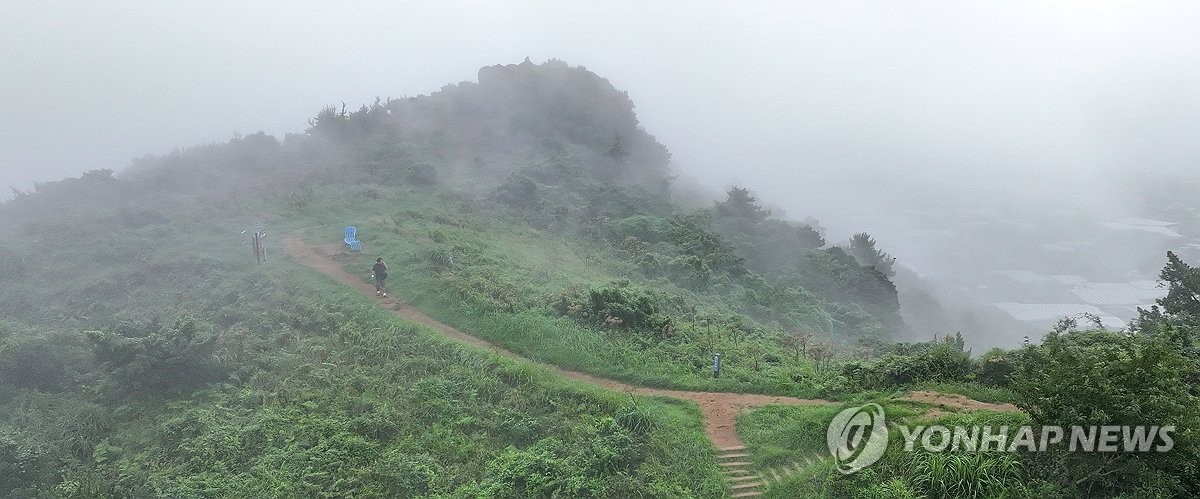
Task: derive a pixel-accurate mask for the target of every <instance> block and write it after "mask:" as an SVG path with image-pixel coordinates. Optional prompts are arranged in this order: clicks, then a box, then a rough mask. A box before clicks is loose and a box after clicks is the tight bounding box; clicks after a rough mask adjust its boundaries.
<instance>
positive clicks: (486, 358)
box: [0, 61, 1200, 498]
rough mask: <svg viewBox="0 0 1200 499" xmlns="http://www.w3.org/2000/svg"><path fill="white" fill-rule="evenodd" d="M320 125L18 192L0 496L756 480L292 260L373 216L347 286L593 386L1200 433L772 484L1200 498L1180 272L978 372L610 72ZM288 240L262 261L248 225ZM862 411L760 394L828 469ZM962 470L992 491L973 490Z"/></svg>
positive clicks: (547, 488)
mask: <svg viewBox="0 0 1200 499" xmlns="http://www.w3.org/2000/svg"><path fill="white" fill-rule="evenodd" d="M309 125H310V126H309V128H308V129H307V130H306V131H304V132H303V133H297V134H288V135H286V136H285V137H283V138H282V139H277V138H275V137H272V136H269V135H266V134H263V133H258V134H252V135H247V136H239V137H235V138H233V139H231V140H230V141H228V142H226V143H223V144H212V145H205V146H197V147H193V148H188V149H183V150H178V151H175V152H172V153H170V154H166V155H160V156H153V155H152V156H146V157H142V158H139V159H137V160H135V161H134V162H133V164H132V165H131V166H130V167H129V168H128V169H127V170H125V171H122V172H120V173H114V172H112V171H108V170H95V171H91V172H88V173H86V174H84V175H83V176H82V177H81V178H76V179H66V180H63V181H59V182H50V183H45V184H38V185H37V186H36V188H35V189H34V190H33V191H31V192H21V193H17V195H16V196H15V198H14V199H13V200H11V201H8V202H6V203H4V204H3V205H0V354H2V355H0V496H4V497H98V496H128V497H155V496H158V497H162V496H167V497H248V496H265V497H313V496H328V497H346V496H368V497H409V496H433V497H514V498H515V497H614V498H617V497H724V496H728V495H730V489H729V483H728V482H727V480H726V478H725V476H724V475H722V474H721V473H720V471H719V469H718V466H717V463H716V460H717V457H716V453H715V449H714V448H713V446H712V444H711V443H710V442H708V441H707V440H706V438H705V435H704V433H703V431H702V425H701V421H700V416H699V412H698V411H697V409H696V407H695V406H693V405H690V404H688V403H684V402H680V401H676V400H669V399H660V398H645V397H633V396H629V395H624V394H618V393H612V392H606V391H602V390H598V389H595V388H592V387H587V386H582V385H579V384H576V383H573V382H570V381H567V380H563V379H561V378H559V377H557V376H554V375H552V374H551V373H550V372H549V371H547V370H546V369H543V368H540V367H537V366H535V365H531V364H529V363H527V362H522V361H519V360H512V359H508V358H503V357H499V356H497V355H495V354H493V353H490V352H488V351H485V350H482V349H476V348H473V347H470V346H465V345H462V344H459V343H454V342H450V341H448V340H445V339H443V338H441V337H439V336H438V335H437V334H436V333H434V332H432V331H430V330H427V329H425V328H424V327H421V326H419V325H416V324H412V323H409V322H405V321H404V320H402V319H400V318H397V317H396V316H394V315H393V314H390V313H388V312H387V311H385V310H382V309H380V308H379V307H377V306H376V303H375V302H373V301H372V300H371V299H370V298H369V297H365V296H361V295H359V294H358V293H356V292H354V291H352V290H350V289H347V288H346V287H344V286H342V285H340V284H337V283H335V282H332V281H330V280H329V279H328V278H326V277H324V276H321V275H320V274H318V273H317V272H315V271H313V270H311V269H308V268H306V267H304V266H302V265H300V264H298V263H297V262H294V261H292V260H290V259H288V258H285V257H284V256H283V252H282V251H281V250H280V248H279V244H278V242H279V241H280V240H281V238H282V237H283V236H284V235H285V234H288V235H296V236H297V237H303V238H304V239H305V240H307V241H310V242H311V243H312V244H317V245H320V244H329V243H334V244H336V243H338V241H339V240H340V239H341V237H342V230H343V227H345V226H350V225H353V226H356V227H358V230H359V238H360V239H361V240H362V241H363V245H364V251H363V252H362V253H350V252H346V253H342V254H339V255H337V256H336V258H337V261H338V262H339V263H341V264H342V265H344V268H345V269H346V270H347V271H349V272H351V273H352V274H354V275H361V276H363V277H364V279H366V275H367V272H368V270H369V268H370V265H371V263H372V262H373V261H374V259H375V258H377V257H382V258H385V259H386V260H387V261H388V263H389V265H390V267H391V269H392V270H391V272H390V275H391V277H390V278H389V283H390V286H391V288H392V290H393V293H394V294H395V295H398V296H400V297H402V298H403V299H404V300H405V301H406V302H408V303H410V304H412V305H413V306H415V307H417V308H418V309H420V310H422V311H423V312H424V313H426V314H428V315H429V316H431V317H433V318H435V319H437V320H439V321H441V322H443V323H445V324H449V325H451V326H454V327H456V328H458V329H460V330H462V331H466V332H468V333H470V334H472V335H475V336H477V337H479V338H483V339H486V340H488V341H490V342H492V343H495V344H496V345H499V346H502V347H504V348H506V349H508V350H511V351H513V352H516V353H517V354H520V355H522V356H524V357H528V358H530V359H533V360H536V361H540V362H543V363H546V364H551V365H554V366H558V367H561V368H564V369H569V370H575V371H580V372H584V373H590V374H593V375H597V376H602V377H606V378H612V379H616V380H621V381H624V382H627V383H631V384H636V385H642V386H655V387H664V388H674V389H681V390H705V391H725V392H744V393H764V394H775V395H792V396H800V397H814V396H819V397H825V398H831V399H837V400H843V401H847V403H860V402H864V401H880V402H883V403H884V404H885V405H886V406H887V408H888V409H889V411H890V412H889V415H894V416H895V417H897V418H919V417H923V416H922V414H923V411H924V409H925V407H924V406H922V405H921V404H919V403H915V402H903V401H901V400H899V399H898V398H897V396H898V395H900V394H903V393H904V392H906V391H908V390H912V389H917V388H928V389H936V390H940V391H946V392H957V393H963V394H965V395H968V396H971V397H974V398H976V399H979V400H984V401H993V402H1012V403H1015V404H1017V405H1018V406H1019V407H1020V408H1021V409H1022V410H1023V411H1024V413H1016V414H1014V413H992V412H970V413H965V414H950V415H945V417H946V418H950V419H951V420H954V418H959V419H962V420H965V421H975V422H980V421H982V422H991V421H994V422H997V424H1002V423H1003V424H1014V425H1015V424H1035V425H1041V424H1064V425H1070V424H1142V421H1141V419H1140V418H1143V417H1151V416H1153V417H1155V418H1157V419H1155V421H1154V422H1153V424H1175V425H1177V426H1178V427H1179V428H1180V431H1179V435H1178V438H1177V447H1176V450H1175V451H1174V452H1173V453H1171V454H1166V455H1155V456H1144V455H1128V456H1124V455H1122V456H1119V457H1118V458H1117V460H1115V461H1114V460H1104V459H1103V458H1107V457H1108V456H1101V457H1099V458H1095V459H1093V458H1094V457H1095V456H1079V455H1057V454H1053V453H1044V454H1036V455H1019V454H1003V455H986V454H985V455H979V456H974V457H971V459H974V460H975V461H970V462H963V463H956V464H954V466H957V467H958V468H954V467H953V466H942V465H943V464H945V463H941V462H940V461H938V462H937V463H941V464H937V463H935V464H936V466H935V464H931V463H934V462H935V461H936V460H937V459H941V457H938V456H936V455H930V454H922V453H916V454H907V453H889V454H888V455H887V456H886V457H885V459H884V461H883V462H882V463H881V464H879V465H877V466H876V467H875V468H872V469H870V470H866V471H864V472H863V473H862V474H858V475H851V476H842V475H839V474H837V473H836V472H834V471H832V468H831V467H830V466H828V463H827V461H819V460H818V462H817V463H816V464H815V465H813V466H812V468H811V469H810V470H809V473H800V474H796V475H792V476H791V477H790V478H786V479H783V480H781V481H779V482H777V483H774V484H772V485H771V486H770V487H769V488H767V489H766V493H767V494H768V495H775V496H779V497H795V496H797V495H798V494H799V495H804V496H830V497H843V496H858V497H903V496H908V497H963V496H970V497H985V496H986V497H992V496H1009V497H1046V496H1065V497H1071V496H1097V495H1099V496H1119V495H1121V494H1132V495H1128V496H1129V497H1142V496H1144V495H1154V494H1157V495H1160V496H1172V495H1176V496H1182V495H1187V494H1188V493H1189V492H1197V491H1200V471H1197V469H1196V468H1195V464H1194V460H1188V459H1180V457H1181V456H1194V455H1195V452H1196V449H1197V447H1196V441H1195V433H1194V432H1195V429H1196V428H1197V426H1196V424H1197V423H1200V419H1198V412H1200V404H1197V399H1196V396H1197V381H1196V380H1197V379H1198V377H1197V374H1196V373H1197V362H1196V361H1197V357H1198V356H1197V352H1196V347H1195V344H1194V338H1195V330H1196V329H1195V328H1196V327H1197V324H1198V322H1197V319H1196V318H1197V317H1200V307H1198V306H1197V305H1196V302H1195V294H1194V293H1193V294H1192V295H1191V298H1190V300H1191V301H1188V300H1189V298H1188V295H1187V294H1186V291H1185V290H1187V289H1200V285H1198V284H1197V283H1196V281H1195V280H1196V279H1197V277H1196V276H1197V275H1200V274H1198V273H1197V271H1196V270H1195V269H1193V268H1191V267H1188V266H1187V265H1186V264H1185V263H1183V262H1181V261H1179V260H1178V259H1177V258H1175V257H1174V255H1172V256H1171V257H1170V258H1171V259H1170V260H1169V262H1168V268H1167V270H1165V271H1164V275H1163V278H1164V280H1166V281H1167V282H1169V283H1171V284H1172V286H1174V287H1173V288H1172V289H1173V290H1175V291H1173V295H1172V296H1171V297H1168V300H1165V301H1164V303H1163V304H1162V305H1163V306H1162V308H1156V309H1155V310H1151V311H1146V313H1145V314H1143V316H1142V317H1141V319H1140V321H1139V322H1138V323H1137V327H1136V332H1137V334H1130V335H1124V334H1116V333H1110V332H1105V331H1090V330H1085V329H1086V328H1079V327H1076V326H1077V324H1071V323H1064V324H1063V325H1062V327H1061V328H1059V329H1058V330H1056V331H1054V332H1051V334H1050V335H1048V336H1047V338H1046V339H1045V341H1044V342H1043V343H1042V344H1041V345H1038V346H1032V347H1027V348H1023V349H1020V350H1015V351H1003V350H993V351H990V352H987V353H985V354H984V355H982V356H977V357H972V355H971V352H969V351H967V350H966V349H965V347H964V344H963V340H962V337H961V336H957V337H955V336H953V335H952V336H949V337H946V338H940V339H937V340H935V341H931V342H926V343H916V344H910V343H895V339H896V338H900V337H909V333H911V331H910V330H909V326H908V325H906V324H905V323H904V322H903V320H902V319H901V317H900V314H899V298H898V296H897V293H896V288H895V286H894V285H893V283H892V280H891V279H892V277H893V275H894V269H893V259H892V258H891V257H890V256H889V255H888V254H887V253H886V252H885V251H884V250H883V249H882V248H877V247H876V244H875V241H874V240H873V239H872V238H871V237H870V235H868V234H858V235H856V236H855V237H854V238H852V239H850V240H848V241H828V240H826V239H825V237H824V236H823V234H822V231H821V229H820V227H819V226H814V225H810V224H806V223H800V222H796V221H791V220H786V219H783V218H780V217H777V216H775V215H774V214H773V213H771V211H770V210H768V209H766V208H764V206H763V203H762V202H760V200H758V199H757V198H756V197H755V195H754V193H753V192H751V191H750V190H748V189H745V188H742V187H734V188H731V189H729V190H728V191H727V192H725V193H724V194H723V195H722V196H720V198H719V199H717V200H715V201H713V200H708V201H705V202H703V203H699V204H702V205H703V206H704V207H703V208H700V209H696V208H687V207H690V206H696V205H697V204H698V203H697V202H696V200H695V199H692V198H687V199H680V197H681V196H683V195H682V194H681V193H680V192H678V190H677V189H675V188H673V186H672V181H673V179H674V177H673V175H674V174H673V172H672V171H671V165H670V154H669V152H668V150H667V148H666V147H664V146H663V145H662V144H660V143H659V142H658V141H657V140H655V138H654V137H653V136H652V135H650V134H648V133H647V132H646V131H645V130H643V129H642V128H641V126H640V125H639V124H638V121H637V117H636V115H635V113H634V105H633V102H632V101H631V100H630V99H629V96H628V95H627V94H625V93H624V92H620V91H618V90H617V89H615V88H614V87H613V86H612V85H611V84H610V83H609V82H608V81H606V80H604V79H603V78H601V77H599V76H597V75H595V74H593V73H591V72H589V71H587V70H586V69H583V68H578V67H570V66H568V65H566V64H565V63H562V62H558V61H551V62H547V63H545V64H542V65H535V64H532V63H530V62H528V61H526V62H525V63H522V64H517V65H507V66H492V67H485V68H483V69H481V70H480V72H479V75H478V82H477V83H469V82H467V83H460V84H457V85H449V86H446V87H444V88H442V89H441V90H440V91H437V92H434V93H432V94H429V95H424V96H418V97H412V98H404V99H398V100H389V101H377V102H375V103H373V104H370V105H365V106H362V107H361V108H359V109H357V110H354V111H347V110H345V109H344V108H336V107H329V108H325V109H322V110H320V111H319V112H318V113H317V115H316V116H315V117H314V118H313V119H312V120H311V121H310V123H309ZM810 222H811V221H810ZM264 227H265V230H266V231H267V248H268V255H267V261H266V263H265V264H262V265H257V264H256V263H255V258H254V256H253V254H252V253H251V251H250V249H249V246H247V239H248V238H249V236H248V234H249V233H250V232H253V231H255V230H259V229H260V228H264ZM922 337H925V336H924V335H922ZM715 353H720V354H722V370H721V373H720V377H716V378H714V376H713V373H712V360H713V355H714V354H715ZM1098 366H1099V367H1098ZM834 409H836V408H830V407H819V408H794V407H773V408H768V409H762V410H759V411H755V412H748V413H745V414H742V415H741V417H740V418H739V422H738V429H739V432H740V433H741V435H742V437H743V439H744V440H745V441H746V444H747V446H748V447H749V449H750V452H751V453H752V456H753V459H754V460H755V465H756V466H758V467H759V468H760V469H764V470H765V469H767V468H769V467H772V466H779V465H782V464H785V463H792V462H796V461H797V460H800V459H802V458H805V457H809V456H813V455H814V454H820V453H821V449H822V448H823V447H822V446H823V443H822V442H823V438H824V433H823V432H824V425H825V424H827V423H828V418H829V417H830V416H831V413H835V412H836V410H834ZM823 456H825V457H824V458H827V456H828V454H827V452H826V453H825V454H823ZM931 456H933V457H931ZM824 458H823V459H824ZM952 468H953V469H952ZM1097 469H1099V470H1101V471H1100V472H1095V470H1097ZM953 470H959V471H962V472H963V473H968V474H967V475H964V476H968V477H974V478H978V479H981V480H984V482H982V483H984V484H983V485H978V486H970V487H967V486H963V485H955V484H961V483H963V482H962V481H961V480H955V479H952V477H951V475H950V474H949V473H951V472H952V471H953ZM963 470H965V471H963ZM997 470H999V471H997ZM970 473H976V474H975V475H970ZM983 475H987V476H986V477H983V478H980V477H981V476H983ZM989 477H990V478H989ZM955 487H958V488H955ZM963 487H966V488H963Z"/></svg>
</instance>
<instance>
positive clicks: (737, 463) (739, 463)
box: [717, 461, 750, 468]
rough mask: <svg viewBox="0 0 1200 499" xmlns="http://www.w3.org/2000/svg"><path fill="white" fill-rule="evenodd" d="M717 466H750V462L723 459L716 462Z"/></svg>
mask: <svg viewBox="0 0 1200 499" xmlns="http://www.w3.org/2000/svg"><path fill="white" fill-rule="evenodd" d="M717 466H724V467H726V468H734V467H737V468H741V467H744V466H750V463H749V462H747V461H725V462H721V463H717Z"/></svg>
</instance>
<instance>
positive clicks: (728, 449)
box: [717, 445, 746, 452]
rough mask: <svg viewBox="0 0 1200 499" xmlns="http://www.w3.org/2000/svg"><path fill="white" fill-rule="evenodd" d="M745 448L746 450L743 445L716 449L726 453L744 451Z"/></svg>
mask: <svg viewBox="0 0 1200 499" xmlns="http://www.w3.org/2000/svg"><path fill="white" fill-rule="evenodd" d="M745 448H746V446H745V445H735V446H733V447H718V448H717V450H718V451H720V452H728V451H735V450H744V449H745Z"/></svg>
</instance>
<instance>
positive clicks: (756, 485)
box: [729, 482, 763, 492]
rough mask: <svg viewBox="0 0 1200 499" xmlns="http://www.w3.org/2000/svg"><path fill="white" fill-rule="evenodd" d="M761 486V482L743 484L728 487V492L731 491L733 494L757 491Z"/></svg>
mask: <svg viewBox="0 0 1200 499" xmlns="http://www.w3.org/2000/svg"><path fill="white" fill-rule="evenodd" d="M762 486H763V483H762V482H745V483H738V484H734V485H733V486H732V487H729V490H732V491H734V492H741V491H743V490H749V489H757V488H759V487H762Z"/></svg>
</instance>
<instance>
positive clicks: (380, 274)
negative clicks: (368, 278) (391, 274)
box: [371, 258, 387, 297]
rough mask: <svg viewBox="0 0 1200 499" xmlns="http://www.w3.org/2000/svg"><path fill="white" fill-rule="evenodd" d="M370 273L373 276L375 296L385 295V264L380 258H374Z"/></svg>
mask: <svg viewBox="0 0 1200 499" xmlns="http://www.w3.org/2000/svg"><path fill="white" fill-rule="evenodd" d="M371 275H373V276H375V296H379V295H381V294H382V295H383V296H385V297H386V296H387V285H386V283H385V282H384V281H386V280H387V264H386V263H383V259H382V258H376V259H375V265H374V266H373V267H371Z"/></svg>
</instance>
